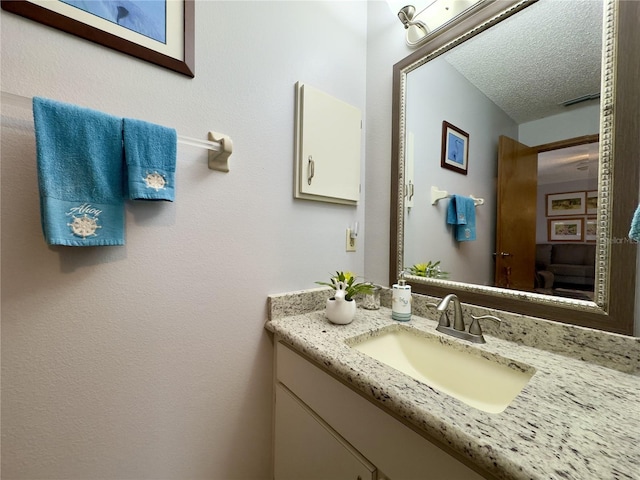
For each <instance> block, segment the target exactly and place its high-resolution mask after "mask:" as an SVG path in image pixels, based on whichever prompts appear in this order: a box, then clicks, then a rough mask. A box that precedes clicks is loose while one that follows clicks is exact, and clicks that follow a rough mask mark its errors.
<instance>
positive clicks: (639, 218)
mask: <svg viewBox="0 0 640 480" xmlns="http://www.w3.org/2000/svg"><path fill="white" fill-rule="evenodd" d="M629 238H630V239H631V240H635V241H636V242H640V205H638V208H636V213H634V214H633V219H632V220H631V229H630V230H629Z"/></svg>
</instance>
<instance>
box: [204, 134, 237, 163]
mask: <svg viewBox="0 0 640 480" xmlns="http://www.w3.org/2000/svg"><path fill="white" fill-rule="evenodd" d="M209 140H213V141H214V142H217V143H219V144H220V146H221V147H222V150H220V151H219V152H214V151H211V150H209V168H210V169H211V170H218V171H219V172H228V171H229V157H230V156H231V154H232V153H233V142H232V141H231V139H230V138H229V137H228V136H227V135H224V134H222V133H218V132H209Z"/></svg>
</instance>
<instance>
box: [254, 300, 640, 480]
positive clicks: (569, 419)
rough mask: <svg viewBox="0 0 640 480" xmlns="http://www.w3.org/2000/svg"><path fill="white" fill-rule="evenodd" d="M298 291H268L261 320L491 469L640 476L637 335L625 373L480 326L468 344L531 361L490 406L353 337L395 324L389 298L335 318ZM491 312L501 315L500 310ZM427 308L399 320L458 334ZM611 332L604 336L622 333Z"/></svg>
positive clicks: (575, 479)
mask: <svg viewBox="0 0 640 480" xmlns="http://www.w3.org/2000/svg"><path fill="white" fill-rule="evenodd" d="M314 295H315V296H316V297H317V296H318V294H317V292H315V291H314ZM321 295H325V294H324V293H321ZM301 298H308V297H304V295H300V292H297V293H294V294H287V295H285V296H271V297H270V298H269V300H270V319H269V321H268V322H267V324H266V328H267V329H268V330H269V331H271V332H274V333H276V334H277V335H279V336H280V337H281V338H282V339H283V340H284V341H285V342H287V343H288V344H290V345H291V346H293V347H294V348H296V349H297V350H298V351H300V352H301V353H303V354H304V355H306V356H307V357H309V358H310V359H312V360H313V361H315V362H316V363H318V364H319V365H322V366H323V368H325V369H326V370H328V371H330V372H331V373H332V374H334V375H335V376H337V377H339V378H341V379H342V380H343V381H344V382H345V383H347V384H349V385H351V387H352V388H353V389H355V390H357V391H359V392H360V393H361V394H363V395H364V396H365V397H368V398H369V399H370V400H372V401H374V403H380V404H383V405H384V406H385V407H386V408H387V409H389V410H390V411H392V412H394V413H395V414H397V415H398V416H400V417H401V418H403V419H405V421H407V422H408V423H410V424H412V425H414V426H415V427H417V428H418V429H420V430H422V431H424V432H425V433H426V434H427V435H428V436H431V437H433V438H436V439H439V440H440V441H442V442H443V443H444V444H446V445H448V446H449V447H451V448H452V449H454V450H455V451H457V452H458V453H460V454H461V455H462V456H463V457H465V458H467V459H468V461H470V462H473V463H475V464H477V465H478V466H479V467H480V468H482V469H483V470H485V471H486V472H488V473H489V474H491V475H493V476H495V477H496V478H503V479H563V480H567V479H572V480H591V479H594V480H595V479H597V480H605V479H636V480H637V479H640V449H638V445H639V444H640V376H639V375H638V372H637V371H636V370H635V365H636V361H637V359H636V358H635V356H636V354H637V351H636V348H635V347H636V346H637V345H638V344H637V342H635V341H633V340H631V341H629V342H627V345H631V346H632V349H633V354H632V355H631V357H634V358H632V360H631V363H632V364H633V365H634V367H633V368H631V370H632V371H631V373H625V372H624V371H620V370H630V367H629V366H628V365H626V366H624V365H623V366H622V368H619V369H614V368H610V367H609V366H603V365H599V364H597V363H593V362H587V361H584V360H581V359H579V358H572V356H568V355H563V354H560V353H554V352H550V351H546V350H541V349H540V348H533V347H531V346H526V345H523V344H522V342H515V341H509V340H505V339H502V338H497V337H494V336H489V335H488V334H487V333H485V337H486V339H487V343H486V344H482V345H474V348H477V349H480V350H483V351H486V352H490V353H493V354H497V355H500V356H503V357H507V358H510V359H512V360H515V361H517V362H522V363H525V364H527V365H530V366H532V367H534V368H535V369H536V373H535V374H534V375H533V377H532V378H531V379H530V380H529V383H528V384H527V385H526V386H525V388H524V389H523V390H522V392H520V394H519V395H518V396H517V397H516V398H515V399H514V400H513V402H512V403H511V404H510V405H509V406H508V407H507V408H506V410H505V411H503V412H501V413H498V414H491V413H486V412H483V411H480V410H477V409H475V408H473V407H470V406H468V405H466V404H464V403H462V402H461V401H459V400H457V399H455V398H453V397H450V396H448V395H446V394H444V393H441V392H439V391H437V390H435V389H433V388H431V387H429V386H427V385H425V384H423V383H421V382H418V381H417V380H414V379H413V378H411V377H409V376H407V375H405V374H403V373H401V372H399V371H397V370H395V369H393V368H391V367H388V366H386V365H384V364H382V363H380V362H378V361H376V360H374V359H373V358H371V357H368V356H367V355H365V354H363V353H361V352H358V351H356V350H354V349H352V348H351V347H349V345H348V344H347V341H348V339H352V338H353V337H358V336H367V335H371V334H372V333H373V332H376V331H378V330H379V329H381V328H385V327H388V326H392V325H396V326H397V325H399V322H395V321H393V320H392V319H391V310H390V309H389V308H385V307H382V308H381V309H380V310H363V309H360V308H359V309H358V310H357V313H356V317H355V319H354V321H353V322H352V323H351V324H349V325H333V324H331V323H330V322H329V321H328V320H327V319H326V318H325V316H324V311H323V309H321V308H317V309H315V310H311V311H309V306H308V305H306V306H305V307H304V308H299V307H301V302H302V300H301ZM324 298H326V296H325V297H324ZM283 305H285V307H284V308H283ZM286 305H288V306H286ZM316 305H317V302H316ZM414 310H415V309H414ZM492 313H493V314H497V316H499V317H501V315H500V313H499V312H495V311H493V312H492ZM428 316H429V315H425V316H424V317H422V316H417V315H413V316H412V319H411V321H409V322H404V323H402V324H401V325H403V326H404V327H402V328H414V329H417V330H420V331H423V332H428V333H430V334H433V335H438V336H443V337H444V338H445V339H446V341H447V342H463V341H461V340H457V339H454V338H452V337H450V336H447V335H442V334H440V333H439V332H436V331H435V327H436V325H437V323H436V322H435V321H433V320H430V319H429V318H425V317H428ZM503 323H507V324H508V323H509V322H508V321H507V322H504V321H503ZM551 323H553V322H551ZM565 327H566V326H564V325H563V326H562V327H561V328H565ZM575 328H579V327H575ZM563 331H564V330H563ZM576 332H578V333H576V335H578V336H581V335H583V333H582V332H581V331H580V330H577V331H576ZM588 333H589V332H586V333H584V335H586V334H588ZM612 338H613V340H611V338H606V341H608V342H612V341H613V342H614V343H615V342H616V341H621V342H623V343H624V342H626V341H627V340H626V339H625V338H622V339H618V338H617V337H616V336H614V337H612ZM463 343H464V344H467V345H469V342H463ZM624 357H625V358H629V357H630V355H624Z"/></svg>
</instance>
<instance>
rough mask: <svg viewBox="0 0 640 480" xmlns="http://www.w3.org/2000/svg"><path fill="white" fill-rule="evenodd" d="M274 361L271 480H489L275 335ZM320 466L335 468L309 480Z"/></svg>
mask: <svg viewBox="0 0 640 480" xmlns="http://www.w3.org/2000/svg"><path fill="white" fill-rule="evenodd" d="M275 356H276V369H275V382H276V386H275V391H276V394H275V450H274V455H275V458H274V478H275V480H281V479H285V478H298V479H302V478H304V479H307V478H308V479H313V478H323V479H327V478H331V479H345V480H348V479H353V480H357V479H358V478H360V479H361V480H364V479H365V478H366V479H369V478H372V479H378V480H407V479H421V480H430V479H433V480H442V479H445V478H446V479H447V480H480V479H482V478H491V477H483V476H481V475H479V474H478V473H477V472H475V471H474V470H472V469H471V468H469V467H468V466H466V465H465V464H463V463H462V462H460V461H458V460H457V459H456V458H454V457H452V456H451V455H449V454H448V453H447V452H445V451H444V450H442V449H441V448H440V447H438V446H436V445H435V444H434V443H432V442H430V441H429V440H427V439H426V438H425V437H423V436H422V435H420V434H418V433H417V432H415V431H414V430H412V429H411V428H409V427H408V426H406V425H405V424H403V423H402V422H400V421H399V420H397V419H395V418H394V417H392V416H391V415H389V414H388V413H386V412H385V411H383V410H382V409H381V408H379V407H377V406H376V405H374V404H373V403H371V402H370V401H369V400H367V399H365V398H364V397H362V396H361V395H360V394H358V393H356V392H355V391H353V390H352V389H351V388H349V387H348V386H346V385H344V384H343V383H342V382H340V381H338V380H336V379H335V378H333V377H332V376H331V375H329V374H328V373H326V372H325V371H324V370H322V369H320V368H319V367H317V366H316V365H315V364H313V363H311V362H310V361H309V360H307V359H306V358H305V357H303V356H302V355H300V354H299V353H297V352H296V351H294V350H293V349H292V348H291V347H289V346H288V345H286V344H285V343H283V342H282V341H281V340H280V339H279V338H278V337H276V348H275ZM325 464H333V465H331V466H335V467H336V468H340V470H336V471H335V473H331V474H329V475H320V476H319V477H318V476H314V471H315V469H316V468H320V467H319V466H318V465H320V466H323V467H324V466H326V465H325ZM289 469H292V470H289ZM382 472H384V474H383V473H382ZM291 475H293V476H291Z"/></svg>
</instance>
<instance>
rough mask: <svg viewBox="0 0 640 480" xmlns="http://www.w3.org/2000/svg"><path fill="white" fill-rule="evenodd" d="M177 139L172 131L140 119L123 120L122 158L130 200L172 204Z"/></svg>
mask: <svg viewBox="0 0 640 480" xmlns="http://www.w3.org/2000/svg"><path fill="white" fill-rule="evenodd" d="M177 140H178V136H177V134H176V131H175V130H174V129H173V128H168V127H163V126H162V125H156V124H154V123H149V122H145V121H142V120H135V119H131V118H125V119H124V156H125V160H126V163H127V172H126V175H127V187H128V195H127V196H128V198H129V199H131V200H166V201H169V202H173V200H174V198H175V171H176V149H177V147H176V145H177Z"/></svg>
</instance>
